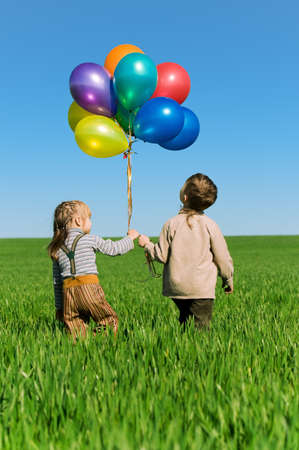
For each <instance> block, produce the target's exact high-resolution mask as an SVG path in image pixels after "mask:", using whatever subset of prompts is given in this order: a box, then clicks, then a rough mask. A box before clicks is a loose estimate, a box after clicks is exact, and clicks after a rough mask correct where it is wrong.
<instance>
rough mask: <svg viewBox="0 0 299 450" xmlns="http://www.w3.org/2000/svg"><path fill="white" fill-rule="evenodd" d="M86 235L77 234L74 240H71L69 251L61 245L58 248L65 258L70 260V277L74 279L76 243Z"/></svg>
mask: <svg viewBox="0 0 299 450" xmlns="http://www.w3.org/2000/svg"><path fill="white" fill-rule="evenodd" d="M85 234H86V233H83V234H79V235H78V236H76V237H75V239H74V240H73V243H72V248H71V250H70V249H69V248H67V247H66V246H65V245H62V246H61V247H60V248H61V250H63V251H64V253H65V254H66V256H67V257H68V259H69V260H70V264H71V274H72V277H73V278H75V273H76V266H75V250H76V247H77V244H78V241H79V240H80V239H81V238H82V237H83V236H85Z"/></svg>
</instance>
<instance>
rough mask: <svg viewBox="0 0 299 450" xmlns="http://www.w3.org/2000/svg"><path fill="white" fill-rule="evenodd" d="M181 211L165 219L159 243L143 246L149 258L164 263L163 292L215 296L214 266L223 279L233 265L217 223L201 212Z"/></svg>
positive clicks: (202, 296) (177, 295)
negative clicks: (195, 213) (188, 216)
mask: <svg viewBox="0 0 299 450" xmlns="http://www.w3.org/2000/svg"><path fill="white" fill-rule="evenodd" d="M189 221H190V226H189V225H188V223H187V214H184V213H181V214H178V215H177V216H175V217H173V218H171V219H170V220H168V221H167V222H166V223H165V225H164V227H163V229H162V233H161V236H160V240H159V244H157V245H156V246H154V245H153V244H152V245H150V244H148V245H146V249H147V250H148V251H149V253H150V255H151V256H152V257H153V259H156V260H159V261H160V262H162V263H164V264H165V265H164V274H163V295H165V296H166V297H171V298H181V299H188V298H190V299H194V298H215V285H216V280H217V272H218V268H219V270H220V273H221V276H222V278H223V279H225V280H228V279H230V278H231V276H232V270H233V264H232V259H231V257H230V255H229V252H228V249H227V245H226V242H225V240H224V238H223V236H222V233H221V231H220V229H219V227H218V225H217V224H216V223H215V222H214V221H213V220H212V219H210V218H209V217H207V216H206V215H205V214H203V213H201V214H198V215H193V216H192V217H190V219H189Z"/></svg>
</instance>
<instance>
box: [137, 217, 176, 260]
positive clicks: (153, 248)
mask: <svg viewBox="0 0 299 450" xmlns="http://www.w3.org/2000/svg"><path fill="white" fill-rule="evenodd" d="M139 245H140V246H141V247H144V249H145V250H146V251H147V252H148V254H149V255H150V257H151V259H152V260H153V261H159V262H160V263H162V264H166V262H167V260H168V253H169V246H170V238H169V224H168V222H166V224H165V225H164V226H163V228H162V231H161V233H160V237H159V241H158V242H157V244H153V242H151V241H150V239H149V238H148V237H147V236H145V235H141V236H140V237H139Z"/></svg>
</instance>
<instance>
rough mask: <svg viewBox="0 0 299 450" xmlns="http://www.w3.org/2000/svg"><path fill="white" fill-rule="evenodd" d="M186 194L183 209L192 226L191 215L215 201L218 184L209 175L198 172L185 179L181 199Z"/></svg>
mask: <svg viewBox="0 0 299 450" xmlns="http://www.w3.org/2000/svg"><path fill="white" fill-rule="evenodd" d="M184 195H186V197H187V200H186V203H185V205H184V207H183V208H182V209H181V211H182V212H186V213H187V223H188V226H189V227H190V228H191V224H190V217H192V216H194V215H195V214H198V213H201V212H202V211H203V210H204V209H207V208H209V206H211V205H213V203H215V201H216V199H217V186H216V185H215V184H214V183H213V181H212V180H211V179H210V178H209V177H208V176H207V175H203V174H202V173H196V174H194V175H192V176H191V177H189V178H188V179H187V180H186V181H185V184H184V186H183V187H182V189H181V201H183V197H184Z"/></svg>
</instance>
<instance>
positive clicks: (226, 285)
mask: <svg viewBox="0 0 299 450" xmlns="http://www.w3.org/2000/svg"><path fill="white" fill-rule="evenodd" d="M222 287H223V289H224V292H225V293H226V294H232V293H233V292H234V285H233V281H232V279H230V280H222Z"/></svg>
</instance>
